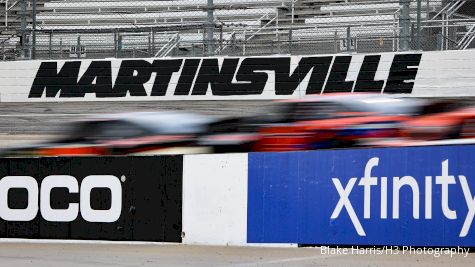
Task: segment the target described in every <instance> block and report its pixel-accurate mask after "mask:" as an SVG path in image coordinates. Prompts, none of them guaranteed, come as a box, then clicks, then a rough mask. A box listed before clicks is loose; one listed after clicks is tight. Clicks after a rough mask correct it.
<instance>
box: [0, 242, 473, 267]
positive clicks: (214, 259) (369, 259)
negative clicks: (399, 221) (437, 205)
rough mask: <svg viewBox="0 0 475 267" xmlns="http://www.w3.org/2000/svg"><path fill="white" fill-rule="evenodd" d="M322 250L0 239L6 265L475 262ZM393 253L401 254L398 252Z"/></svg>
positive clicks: (0, 260) (1, 262)
mask: <svg viewBox="0 0 475 267" xmlns="http://www.w3.org/2000/svg"><path fill="white" fill-rule="evenodd" d="M397 252H398V253H399V254H398V255H392V254H386V255H385V254H383V255H375V254H372V253H367V254H357V253H356V252H354V253H351V252H348V253H346V254H345V253H341V254H336V255H329V254H325V253H322V250H321V249H320V248H263V247H214V246H189V245H164V244H93V243H86V244H61V243H59V244H58V243H52V244H48V243H0V266H37V267H43V266H51V267H56V266H61V267H62V266H68V267H75V266H206V267H208V266H351V267H359V266H361V267H363V266H365V267H370V266H383V267H399V266H414V267H422V266H428V267H429V266H431V267H432V266H451V267H459V266H460V267H462V266H464V267H466V266H474V264H475V253H468V254H463V253H461V254H454V255H452V256H450V255H445V254H444V255H439V257H435V256H434V254H429V253H426V254H420V255H418V254H417V252H415V251H414V252H413V253H412V252H411V253H412V254H409V253H410V252H407V254H405V255H402V250H399V251H397ZM392 253H396V251H393V252H392Z"/></svg>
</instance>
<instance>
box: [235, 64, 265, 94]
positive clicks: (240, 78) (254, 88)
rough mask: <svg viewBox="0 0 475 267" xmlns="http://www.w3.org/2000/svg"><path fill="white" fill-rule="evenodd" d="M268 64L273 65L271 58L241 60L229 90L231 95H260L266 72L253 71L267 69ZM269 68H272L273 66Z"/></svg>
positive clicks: (263, 86)
mask: <svg viewBox="0 0 475 267" xmlns="http://www.w3.org/2000/svg"><path fill="white" fill-rule="evenodd" d="M269 65H271V66H272V65H273V61H272V58H245V59H243V61H242V62H241V67H240V68H239V70H238V71H237V73H236V81H237V82H246V83H240V84H233V87H232V88H231V90H230V91H231V92H233V95H260V94H262V92H263V91H264V88H265V86H266V83H267V78H268V77H267V73H262V72H261V73H259V72H255V71H259V70H267V69H269V67H268V66H269ZM271 69H274V68H273V67H272V68H271Z"/></svg>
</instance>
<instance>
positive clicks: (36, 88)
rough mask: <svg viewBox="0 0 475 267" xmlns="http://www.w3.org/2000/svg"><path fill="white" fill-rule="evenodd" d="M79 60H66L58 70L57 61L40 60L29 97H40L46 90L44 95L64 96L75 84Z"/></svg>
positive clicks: (71, 90)
mask: <svg viewBox="0 0 475 267" xmlns="http://www.w3.org/2000/svg"><path fill="white" fill-rule="evenodd" d="M80 67H81V61H66V62H65V63H64V65H63V67H62V68H61V70H60V71H59V72H58V63H57V62H42V63H41V65H40V68H39V69H38V72H37V73H36V77H35V79H34V81H33V84H32V85H31V90H30V94H29V95H28V97H29V98H40V97H41V96H42V95H43V92H45V91H46V97H55V96H56V95H57V94H58V93H60V95H59V96H60V97H66V96H68V95H70V94H71V92H73V90H74V87H75V86H76V85H77V80H78V75H79V68H80Z"/></svg>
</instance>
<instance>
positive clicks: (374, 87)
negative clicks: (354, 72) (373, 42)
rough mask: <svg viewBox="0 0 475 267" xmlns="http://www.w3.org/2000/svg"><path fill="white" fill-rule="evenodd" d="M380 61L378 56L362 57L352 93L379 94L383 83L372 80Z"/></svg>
mask: <svg viewBox="0 0 475 267" xmlns="http://www.w3.org/2000/svg"><path fill="white" fill-rule="evenodd" d="M380 60H381V56H380V55H374V56H365V57H364V60H363V63H362V65H361V68H360V72H359V74H358V79H357V80H356V84H355V90H354V91H353V92H381V90H382V89H383V85H384V81H375V80H374V76H375V75H376V71H377V70H378V66H379V62H380Z"/></svg>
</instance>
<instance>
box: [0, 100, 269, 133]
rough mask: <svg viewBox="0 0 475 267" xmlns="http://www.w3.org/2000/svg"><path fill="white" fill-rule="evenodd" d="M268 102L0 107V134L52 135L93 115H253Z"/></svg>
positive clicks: (24, 105) (83, 103)
mask: <svg viewBox="0 0 475 267" xmlns="http://www.w3.org/2000/svg"><path fill="white" fill-rule="evenodd" d="M271 103H272V101H270V100H267V101H262V100H246V101H229V100H228V101H142V102H120V101H119V102H50V103H0V134H52V133H55V132H56V131H58V129H61V126H62V125H63V124H64V123H65V122H70V121H74V120H77V119H80V118H83V117H87V116H90V115H97V114H109V113H118V112H135V111H160V110H169V111H170V110H172V111H173V110H174V111H186V112H192V113H201V114H205V115H212V116H216V117H228V116H243V115H252V114H255V113H256V112H257V111H258V110H259V109H260V108H265V106H267V105H270V104H271Z"/></svg>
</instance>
